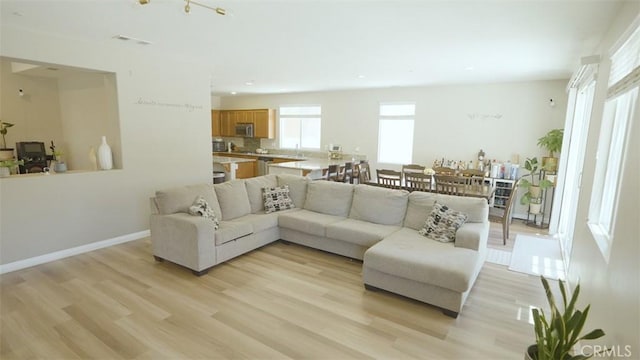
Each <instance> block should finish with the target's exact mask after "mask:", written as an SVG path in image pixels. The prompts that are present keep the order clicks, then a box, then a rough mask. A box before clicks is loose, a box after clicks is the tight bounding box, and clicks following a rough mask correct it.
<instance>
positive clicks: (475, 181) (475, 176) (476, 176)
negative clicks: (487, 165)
mask: <svg viewBox="0 0 640 360" xmlns="http://www.w3.org/2000/svg"><path fill="white" fill-rule="evenodd" d="M460 175H461V176H463V177H465V178H467V184H469V185H470V186H471V188H472V189H481V188H482V186H484V185H485V184H484V171H482V170H478V169H467V170H462V171H461V172H460Z"/></svg>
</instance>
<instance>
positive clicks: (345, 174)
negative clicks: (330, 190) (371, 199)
mask: <svg viewBox="0 0 640 360" xmlns="http://www.w3.org/2000/svg"><path fill="white" fill-rule="evenodd" d="M338 179H339V180H342V182H348V183H351V184H353V163H352V162H346V163H344V166H341V167H340V175H339V176H338Z"/></svg>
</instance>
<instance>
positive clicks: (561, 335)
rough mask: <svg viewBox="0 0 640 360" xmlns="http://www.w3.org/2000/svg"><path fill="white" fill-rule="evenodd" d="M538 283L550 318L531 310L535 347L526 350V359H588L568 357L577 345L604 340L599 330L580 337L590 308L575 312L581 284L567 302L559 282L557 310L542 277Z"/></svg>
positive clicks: (561, 284)
mask: <svg viewBox="0 0 640 360" xmlns="http://www.w3.org/2000/svg"><path fill="white" fill-rule="evenodd" d="M540 279H541V281H542V286H543V287H544V291H545V293H546V295H547V301H548V302H549V308H550V316H551V317H550V318H547V316H546V315H545V313H544V312H543V311H542V310H541V309H533V310H532V313H533V324H534V331H535V334H536V343H535V345H531V346H529V349H527V354H528V356H529V357H530V358H531V359H533V360H578V359H588V358H590V357H591V356H592V355H584V354H578V355H571V352H572V350H573V348H574V346H575V345H576V344H577V343H578V342H579V341H581V340H594V339H598V338H600V337H602V336H604V331H602V329H595V330H591V331H590V332H588V333H587V334H586V335H582V336H581V335H580V333H581V332H582V328H583V327H584V324H585V322H586V321H587V317H588V316H589V309H590V307H591V305H587V307H586V308H585V309H584V310H582V311H581V310H578V309H577V308H576V302H577V301H578V296H579V295H580V284H578V285H576V288H575V290H574V292H573V294H572V296H571V299H569V301H567V291H566V288H565V284H564V282H563V281H562V280H559V281H558V286H559V287H560V293H561V294H562V301H563V307H562V308H558V306H557V305H556V301H555V298H554V296H553V294H552V293H551V288H550V287H549V282H548V281H547V279H545V277H544V276H540ZM561 311H562V312H561Z"/></svg>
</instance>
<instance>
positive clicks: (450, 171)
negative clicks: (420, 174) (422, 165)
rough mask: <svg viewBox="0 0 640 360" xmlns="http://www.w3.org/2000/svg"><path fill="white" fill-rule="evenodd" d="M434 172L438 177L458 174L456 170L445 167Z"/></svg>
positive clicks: (434, 169) (435, 169) (437, 168)
mask: <svg viewBox="0 0 640 360" xmlns="http://www.w3.org/2000/svg"><path fill="white" fill-rule="evenodd" d="M433 171H434V172H435V173H436V175H455V174H456V169H452V168H448V167H443V166H438V167H434V168H433Z"/></svg>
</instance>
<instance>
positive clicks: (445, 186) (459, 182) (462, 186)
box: [434, 174, 468, 196]
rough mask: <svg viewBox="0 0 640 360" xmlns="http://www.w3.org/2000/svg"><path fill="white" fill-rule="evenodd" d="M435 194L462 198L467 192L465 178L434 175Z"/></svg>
mask: <svg viewBox="0 0 640 360" xmlns="http://www.w3.org/2000/svg"><path fill="white" fill-rule="evenodd" d="M434 177H435V180H436V192H437V193H440V194H448V195H458V196H464V195H465V194H466V191H467V186H468V184H467V178H465V177H462V176H451V175H438V174H436V175H434Z"/></svg>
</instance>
